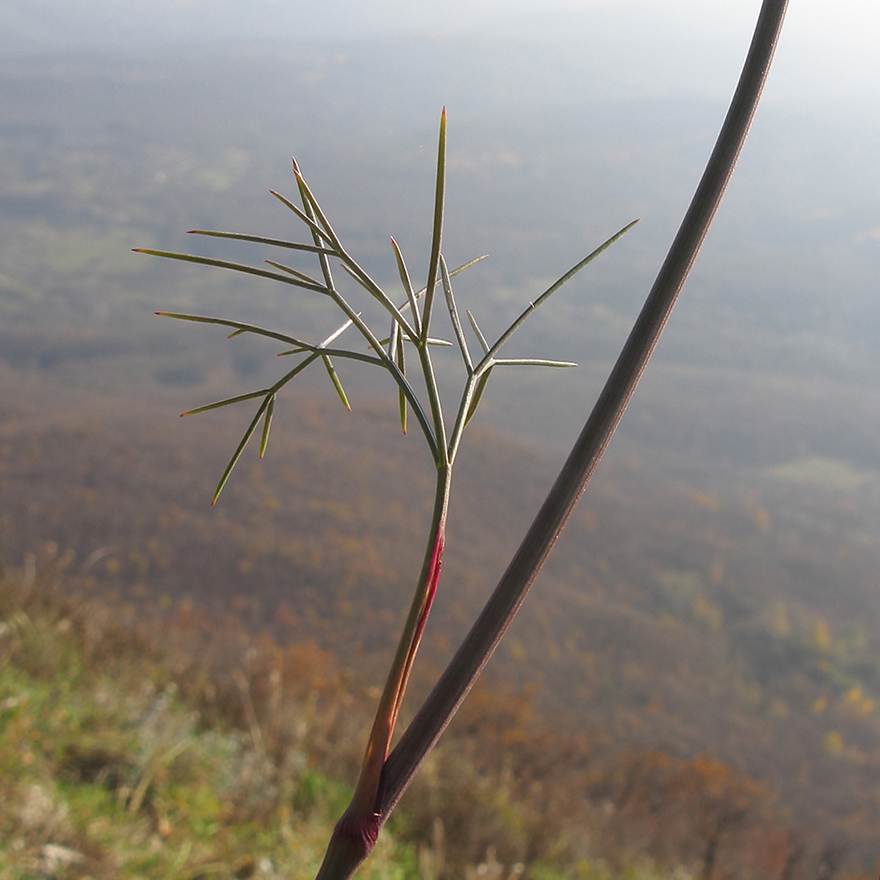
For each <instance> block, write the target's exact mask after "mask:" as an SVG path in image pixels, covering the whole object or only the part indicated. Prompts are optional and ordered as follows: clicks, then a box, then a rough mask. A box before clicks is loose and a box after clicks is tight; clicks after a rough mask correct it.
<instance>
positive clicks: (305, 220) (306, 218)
mask: <svg viewBox="0 0 880 880" xmlns="http://www.w3.org/2000/svg"><path fill="white" fill-rule="evenodd" d="M269 192H270V193H271V194H272V195H273V196H275V198H276V199H278V201H279V202H281V203H282V204H283V205H286V206H287V207H288V208H290V210H291V211H293V213H294V214H296V216H297V217H299V219H300V220H302V222H303V223H305V224H306V226H308V227H309V229H311V230H312V232H313V233H315V234H316V235H318V236H319V237H320V238H322V239H323V240H324V241H326V242H327V243H328V244H329V245H331V247H330V251H331V253H334V254H335V253H336V251H335V250H334V249H333V245H334V244H335V242H334V241H333V239H332V237H331V236H329V235H328V234H327V233H326V232H324V230H323V229H321V227H320V226H318V224H317V223H316V222H315V221H314V220H313V219H312V218H311V217H309V216H307V215H306V214H304V213H303V211H302V210H301V209H300V208H298V207H297V206H296V205H294V203H293V202H292V201H290V199H288V198H285V197H284V196H283V195H281V193H277V192H275V190H274V189H270V190H269Z"/></svg>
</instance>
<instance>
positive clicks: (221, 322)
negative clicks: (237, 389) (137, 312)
mask: <svg viewBox="0 0 880 880" xmlns="http://www.w3.org/2000/svg"><path fill="white" fill-rule="evenodd" d="M156 314H157V315H160V316H161V317H163V318H174V319H176V320H178V321H192V322H194V323H196V324H216V325H217V326H218V327H232V328H233V329H234V330H235V331H236V333H234V334H232V335H234V336H235V335H238V334H239V333H253V334H255V335H256V336H265V337H266V338H267V339H277V340H278V341H279V342H284V343H287V344H288V345H294V346H299V347H302V348H303V349H305V350H306V351H314V349H315V346H314V345H309V343H308V342H303V341H302V340H301V339H294V338H293V337H292V336H285V335H284V334H283V333H276V332H275V331H274V330H265V329H264V328H262V327H257V326H256V325H254V324H245V323H243V322H241V321H228V320H226V319H225V318H209V317H207V316H206V315H183V314H180V313H179V312H156Z"/></svg>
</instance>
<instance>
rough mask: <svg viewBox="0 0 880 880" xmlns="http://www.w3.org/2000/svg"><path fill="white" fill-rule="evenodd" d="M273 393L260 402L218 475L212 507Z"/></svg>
mask: <svg viewBox="0 0 880 880" xmlns="http://www.w3.org/2000/svg"><path fill="white" fill-rule="evenodd" d="M274 396H275V395H274V394H269V395H267V396H266V398H265V399H264V400H263V402H262V403H261V404H260V408H259V409H258V410H257V414H256V415H255V416H254V418H253V421H252V422H251V423H250V424H249V425H248V427H247V430H246V431H245V432H244V436H243V437H242V438H241V441H240V442H239V444H238V446H237V447H236V448H235V452H233V453H232V458H230V459H229V464H227V465H226V469H225V470H224V471H223V476H222V477H220V482H219V483H218V484H217V488H216V490H215V491H214V497H213V498H212V499H211V507H213V506H214V505H215V504H216V503H217V499H218V498H219V497H220V493H221V492H222V491H223V487H224V486H225V485H226V482H227V480H229V476H230V474H231V473H232V469H233V468H234V467H235V466H236V464H238V460H239V459H240V458H241V454H242V452H244V448H245V446H247V445H248V441H249V440H250V439H251V437H252V436H253V433H254V431H255V430H256V429H257V425H259V424H260V419H261V418H262V417H263V413H265V412H266V408H267V407H268V406H269V401H270V400H271V399H272V398H273V397H274Z"/></svg>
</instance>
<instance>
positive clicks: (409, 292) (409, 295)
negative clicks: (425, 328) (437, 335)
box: [391, 237, 422, 336]
mask: <svg viewBox="0 0 880 880" xmlns="http://www.w3.org/2000/svg"><path fill="white" fill-rule="evenodd" d="M391 247H392V248H393V249H394V258H395V260H396V261H397V274H398V275H400V283H401V284H402V285H403V289H404V291H405V292H406V300H407V302H408V303H409V307H410V309H412V313H413V324H414V326H415V329H416V333H417V334H418V335H419V336H421V333H422V324H421V321H422V316H421V315H420V314H419V307H418V304H417V303H416V294H415V291H414V290H413V286H412V279H411V278H410V277H409V270H408V269H407V268H406V263H405V262H404V259H403V254H402V253H401V251H400V248H399V247H398V246H397V242H396V241H395V240H394V238H393V237H392V239H391ZM401 311H403V307H401Z"/></svg>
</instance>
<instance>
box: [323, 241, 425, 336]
mask: <svg viewBox="0 0 880 880" xmlns="http://www.w3.org/2000/svg"><path fill="white" fill-rule="evenodd" d="M349 259H350V258H349ZM340 266H342V268H343V269H345V271H346V272H347V273H348V274H349V275H351V277H352V278H354V280H355V281H357V283H358V284H359V285H360V286H361V287H363V289H364V290H366V291H367V293H369V294H370V296H372V297H373V299H375V300H376V301H377V302H378V303H379V304H380V305H382V306H383V307H384V308H385V309H386V310H387V311H388V312H390V314H391V317H392V318H394V320H395V321H397V323H398V324H400V326H401V327H402V328H403V330H404V331H405V332H406V334H407V335H408V336H410V337H411V338H413V339H417V338H418V334H417V333H416V331H415V330H414V329H413V327H412V326H411V325H410V323H409V321H407V320H406V318H404V316H403V314H402V313H401V311H400V309H399V308H398V307H397V306H396V305H395V304H394V301H393V300H392V299H391V298H390V297H389V296H388V294H387V293H385V291H384V290H382V288H381V287H379V285H378V284H376V282H375V281H373V279H372V278H370V276H369V275H367V273H366V272H364V270H363V269H361V267H360V266H358V265H357V263H354V262H352V265H349V264H348V262H343V263H340Z"/></svg>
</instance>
